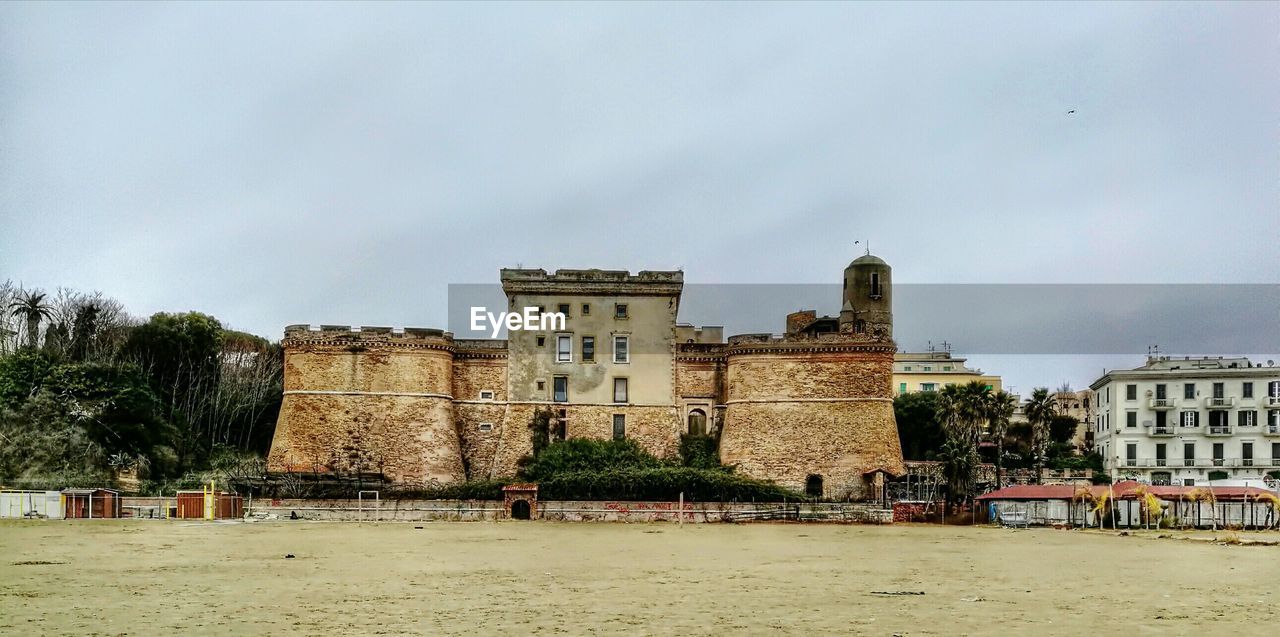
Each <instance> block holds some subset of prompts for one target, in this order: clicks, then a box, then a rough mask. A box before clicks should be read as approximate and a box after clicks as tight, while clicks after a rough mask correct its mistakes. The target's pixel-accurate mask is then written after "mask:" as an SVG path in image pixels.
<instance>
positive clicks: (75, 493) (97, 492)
mask: <svg viewBox="0 0 1280 637" xmlns="http://www.w3.org/2000/svg"><path fill="white" fill-rule="evenodd" d="M62 501H63V502H62V507H63V517H64V518H66V519H68V520H75V519H92V518H118V517H120V492H118V491H113V490H111V489H63V490H62Z"/></svg>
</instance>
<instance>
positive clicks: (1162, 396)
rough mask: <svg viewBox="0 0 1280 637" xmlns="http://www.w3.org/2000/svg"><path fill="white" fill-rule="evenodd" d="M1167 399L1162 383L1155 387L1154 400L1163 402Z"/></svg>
mask: <svg viewBox="0 0 1280 637" xmlns="http://www.w3.org/2000/svg"><path fill="white" fill-rule="evenodd" d="M1168 397H1169V392H1168V390H1166V389H1165V385H1164V383H1161V384H1159V385H1156V399H1158V400H1164V399H1166V398H1168Z"/></svg>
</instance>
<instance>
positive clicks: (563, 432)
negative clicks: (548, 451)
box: [555, 409, 569, 440]
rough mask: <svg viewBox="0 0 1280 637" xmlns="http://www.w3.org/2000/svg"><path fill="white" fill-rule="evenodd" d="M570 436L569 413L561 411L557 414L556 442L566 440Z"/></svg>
mask: <svg viewBox="0 0 1280 637" xmlns="http://www.w3.org/2000/svg"><path fill="white" fill-rule="evenodd" d="M568 435H569V411H568V410H567V409H561V410H559V411H557V412H556V431H555V436H556V440H564V439H565V438H566V437H568Z"/></svg>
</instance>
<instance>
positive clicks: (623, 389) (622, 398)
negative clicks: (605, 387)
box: [613, 378, 627, 403]
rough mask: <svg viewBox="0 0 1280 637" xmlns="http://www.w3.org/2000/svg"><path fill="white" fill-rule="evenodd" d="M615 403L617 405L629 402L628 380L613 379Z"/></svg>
mask: <svg viewBox="0 0 1280 637" xmlns="http://www.w3.org/2000/svg"><path fill="white" fill-rule="evenodd" d="M613 402H615V403H625V402H627V379H625V378H615V379H613Z"/></svg>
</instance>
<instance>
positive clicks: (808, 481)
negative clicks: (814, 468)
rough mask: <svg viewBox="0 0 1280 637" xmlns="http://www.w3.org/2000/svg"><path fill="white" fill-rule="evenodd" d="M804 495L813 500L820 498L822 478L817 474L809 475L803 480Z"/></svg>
mask: <svg viewBox="0 0 1280 637" xmlns="http://www.w3.org/2000/svg"><path fill="white" fill-rule="evenodd" d="M804 494H805V495H807V496H809V497H813V498H821V497H822V476H820V475H817V474H810V475H809V477H808V478H805V480H804Z"/></svg>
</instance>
